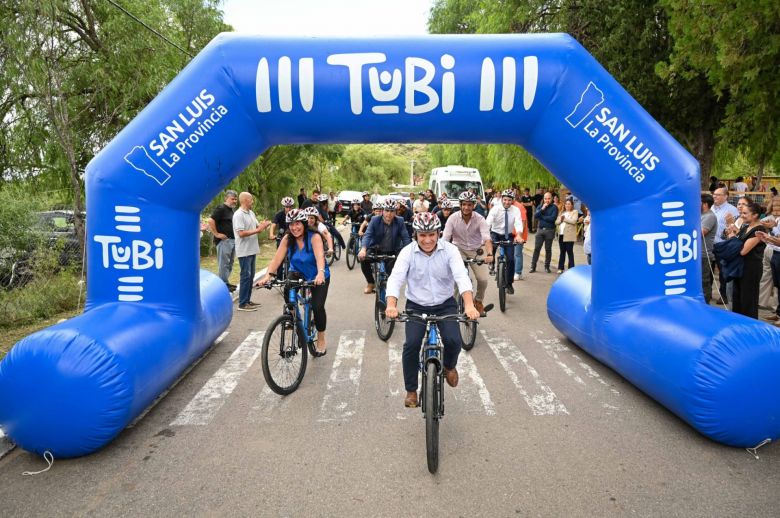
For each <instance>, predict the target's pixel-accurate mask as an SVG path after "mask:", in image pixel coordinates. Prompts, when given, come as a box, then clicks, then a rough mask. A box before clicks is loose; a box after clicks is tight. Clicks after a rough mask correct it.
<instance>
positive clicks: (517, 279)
mask: <svg viewBox="0 0 780 518" xmlns="http://www.w3.org/2000/svg"><path fill="white" fill-rule="evenodd" d="M514 280H516V281H519V280H520V274H519V273H516V274H515V277H514Z"/></svg>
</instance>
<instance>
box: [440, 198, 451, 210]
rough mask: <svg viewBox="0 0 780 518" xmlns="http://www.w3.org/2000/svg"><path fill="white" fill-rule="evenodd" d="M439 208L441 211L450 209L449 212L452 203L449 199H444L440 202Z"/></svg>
mask: <svg viewBox="0 0 780 518" xmlns="http://www.w3.org/2000/svg"><path fill="white" fill-rule="evenodd" d="M439 207H440V208H441V209H442V210H444V209H450V210H452V202H451V201H450V200H449V199H447V198H445V199H443V200H441V201H440V202H439Z"/></svg>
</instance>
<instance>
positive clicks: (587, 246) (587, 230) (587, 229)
mask: <svg viewBox="0 0 780 518" xmlns="http://www.w3.org/2000/svg"><path fill="white" fill-rule="evenodd" d="M583 224H584V225H585V231H584V234H585V240H584V242H583V243H582V250H583V251H584V252H585V257H587V259H588V264H592V260H591V254H592V253H593V252H592V249H593V247H592V246H591V241H590V212H588V214H587V215H586V216H585V219H584V220H583Z"/></svg>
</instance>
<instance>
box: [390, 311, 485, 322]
mask: <svg viewBox="0 0 780 518" xmlns="http://www.w3.org/2000/svg"><path fill="white" fill-rule="evenodd" d="M480 318H482V315H480ZM393 320H396V321H397V322H407V321H409V320H416V321H418V322H422V323H423V324H426V323H428V322H444V321H445V320H456V321H458V322H472V320H471V319H470V318H469V317H467V316H466V315H461V314H459V313H454V314H452V315H428V314H422V315H418V314H417V313H407V312H403V313H399V314H398V317H396V318H395V319H393Z"/></svg>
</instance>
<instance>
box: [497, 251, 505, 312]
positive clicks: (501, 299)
mask: <svg viewBox="0 0 780 518" xmlns="http://www.w3.org/2000/svg"><path fill="white" fill-rule="evenodd" d="M496 284H498V307H499V308H500V309H501V313H503V312H504V311H506V263H499V264H498V268H497V270H496Z"/></svg>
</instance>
